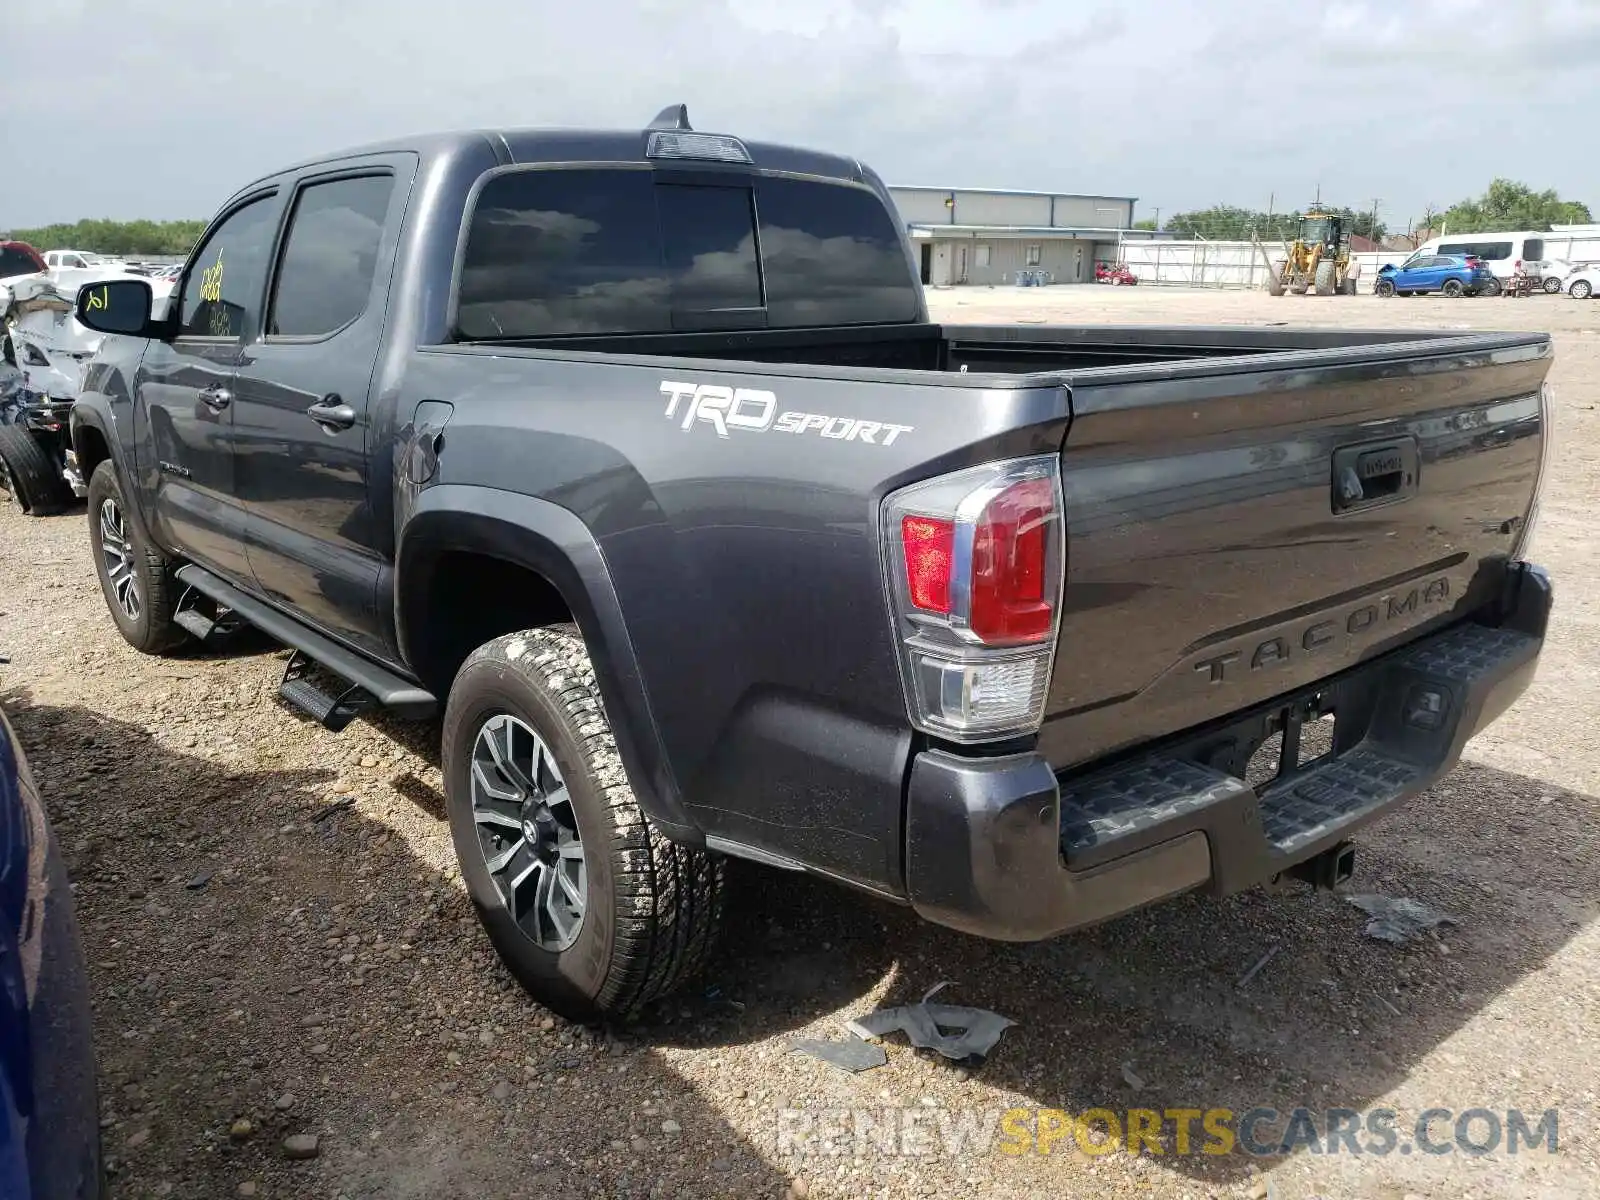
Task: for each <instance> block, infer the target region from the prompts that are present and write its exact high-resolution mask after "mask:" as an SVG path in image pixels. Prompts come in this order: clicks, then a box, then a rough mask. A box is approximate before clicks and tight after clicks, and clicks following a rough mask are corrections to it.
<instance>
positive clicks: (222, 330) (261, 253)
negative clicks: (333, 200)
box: [178, 195, 278, 338]
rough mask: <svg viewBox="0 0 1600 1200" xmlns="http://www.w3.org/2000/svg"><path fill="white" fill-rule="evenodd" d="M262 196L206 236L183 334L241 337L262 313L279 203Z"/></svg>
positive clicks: (186, 287) (188, 283)
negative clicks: (262, 292) (262, 296)
mask: <svg viewBox="0 0 1600 1200" xmlns="http://www.w3.org/2000/svg"><path fill="white" fill-rule="evenodd" d="M273 200H274V197H273V196H271V195H267V196H260V197H257V198H256V199H254V200H251V201H249V202H248V203H246V204H245V205H243V206H242V207H240V208H236V209H234V210H233V212H231V213H230V214H228V216H227V217H226V218H225V219H224V220H223V222H222V224H221V225H218V226H217V228H216V229H215V230H214V231H213V232H212V234H211V236H210V237H209V238H207V239H206V242H205V245H203V246H202V247H201V248H200V253H199V254H197V255H195V258H194V264H193V265H192V266H191V267H190V268H189V274H188V276H187V277H186V278H185V279H184V282H183V305H182V307H181V308H180V309H179V313H178V333H179V336H181V337H203V338H238V337H242V336H243V335H244V331H245V329H246V328H247V327H249V326H250V325H252V324H253V323H255V322H256V320H257V319H258V318H259V317H260V315H261V289H262V287H263V285H264V284H265V282H266V277H267V259H268V257H269V256H270V254H271V253H272V238H273V234H274V233H275V232H276V224H277V212H278V206H277V205H276V204H275V203H273Z"/></svg>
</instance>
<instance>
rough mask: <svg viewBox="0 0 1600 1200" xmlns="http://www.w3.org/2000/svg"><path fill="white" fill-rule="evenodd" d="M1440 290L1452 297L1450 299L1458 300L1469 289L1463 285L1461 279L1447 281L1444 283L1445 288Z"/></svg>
mask: <svg viewBox="0 0 1600 1200" xmlns="http://www.w3.org/2000/svg"><path fill="white" fill-rule="evenodd" d="M1439 290H1440V291H1441V292H1443V293H1444V294H1445V295H1446V296H1448V297H1450V299H1452V300H1458V299H1460V298H1461V296H1462V294H1463V293H1464V292H1465V291H1466V290H1467V289H1466V288H1465V287H1464V286H1463V285H1462V283H1461V280H1459V279H1446V280H1445V281H1444V286H1443V287H1442V288H1440V289H1439Z"/></svg>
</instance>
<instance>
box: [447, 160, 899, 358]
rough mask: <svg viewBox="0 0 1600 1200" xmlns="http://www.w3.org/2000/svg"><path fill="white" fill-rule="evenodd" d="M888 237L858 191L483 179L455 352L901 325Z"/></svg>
mask: <svg viewBox="0 0 1600 1200" xmlns="http://www.w3.org/2000/svg"><path fill="white" fill-rule="evenodd" d="M917 313H918V292H917V289H916V285H915V281H914V279H913V277H912V272H911V266H910V263H909V262H908V260H907V259H906V257H905V254H904V252H903V250H902V249H901V245H900V235H899V230H898V228H897V226H896V225H895V224H894V222H893V220H892V219H891V218H890V216H889V214H888V212H887V210H886V209H885V207H884V205H883V203H882V202H881V201H880V200H879V199H878V198H877V196H876V195H875V194H874V193H872V192H870V191H868V190H866V189H863V188H856V187H850V186H847V185H842V184H833V183H825V182H820V181H810V180H804V181H802V180H792V179H788V178H763V177H757V178H756V179H755V180H754V182H753V186H752V183H750V182H746V181H745V180H744V178H743V177H730V178H729V179H728V182H727V183H722V182H720V181H719V180H715V179H710V180H707V179H703V178H700V177H696V178H695V179H694V180H693V181H692V182H691V181H688V180H685V179H683V178H682V177H679V178H677V179H674V178H672V177H670V176H661V175H657V174H656V173H654V172H651V171H645V170H633V169H625V168H598V169H587V168H578V169H537V170H526V171H512V172H507V173H505V174H502V175H498V176H495V177H493V178H491V179H490V180H489V181H488V182H487V183H486V184H485V185H484V187H483V189H482V191H481V193H480V195H479V198H478V201H477V204H476V206H475V207H474V210H473V214H472V218H471V223H470V225H469V227H468V232H467V243H466V249H465V252H464V255H463V260H462V268H461V279H460V284H459V292H458V301H457V316H456V326H457V330H458V333H459V335H460V336H461V337H463V338H466V339H469V340H471V339H496V338H536V337H551V336H570V335H582V334H607V333H613V334H628V333H659V332H666V331H669V330H709V329H763V328H768V327H789V328H792V327H796V326H808V325H854V324H867V323H878V322H889V321H909V320H915V319H916V316H917Z"/></svg>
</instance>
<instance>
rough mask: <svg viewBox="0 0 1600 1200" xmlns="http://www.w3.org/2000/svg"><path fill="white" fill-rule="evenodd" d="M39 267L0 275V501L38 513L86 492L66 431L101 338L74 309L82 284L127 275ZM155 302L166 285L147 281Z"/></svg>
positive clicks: (161, 298)
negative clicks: (68, 277)
mask: <svg viewBox="0 0 1600 1200" xmlns="http://www.w3.org/2000/svg"><path fill="white" fill-rule="evenodd" d="M63 273H66V272H39V273H36V274H32V275H18V276H13V277H12V278H9V279H6V280H4V281H0V354H3V358H4V363H3V365H0V501H3V500H10V501H13V502H15V503H17V504H19V505H20V506H21V507H22V509H23V511H24V512H27V513H31V514H33V515H35V516H44V515H47V514H49V513H56V512H60V511H61V510H62V509H63V508H65V507H66V506H67V505H69V504H70V503H71V502H72V500H73V497H74V496H76V497H82V496H83V495H84V494H85V491H86V490H87V489H86V488H85V485H84V481H83V478H82V476H81V475H80V474H79V472H78V469H77V463H76V461H75V457H74V455H73V453H72V448H71V445H70V443H69V441H68V437H67V428H68V426H67V416H68V414H69V413H70V412H71V410H72V405H73V403H74V401H76V400H77V398H78V392H79V390H80V388H81V387H82V386H83V371H84V368H85V367H86V366H87V365H88V363H89V360H90V359H92V358H93V357H94V355H95V353H96V351H98V350H99V349H100V344H101V343H102V342H103V341H104V340H105V339H104V336H103V335H101V334H98V333H94V332H92V331H91V330H89V329H86V328H85V327H84V326H82V325H80V324H79V323H78V321H77V319H76V318H75V317H74V316H73V315H72V314H73V305H74V303H75V302H76V300H77V295H78V288H79V287H80V286H81V285H82V284H83V283H86V282H100V281H101V280H102V279H107V280H109V279H120V278H126V277H128V272H126V271H123V270H120V269H117V268H112V269H111V270H110V271H101V272H99V273H98V274H97V275H96V278H95V279H93V280H88V279H83V278H81V276H83V275H85V274H93V273H94V272H85V271H83V270H81V269H78V270H73V271H71V272H70V275H72V276H74V278H72V279H71V280H70V282H69V281H68V280H65V279H61V278H59V275H60V274H63ZM150 282H151V283H152V285H153V286H154V287H155V289H156V298H157V303H158V304H161V303H164V302H165V300H166V299H167V297H168V296H170V294H171V290H172V285H171V284H170V283H167V284H165V286H163V282H162V281H160V280H151V281H150Z"/></svg>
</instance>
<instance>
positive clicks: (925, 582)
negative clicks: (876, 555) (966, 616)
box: [900, 517, 956, 613]
mask: <svg viewBox="0 0 1600 1200" xmlns="http://www.w3.org/2000/svg"><path fill="white" fill-rule="evenodd" d="M900 538H901V541H903V542H904V543H905V548H906V585H907V587H908V589H909V590H910V593H911V603H912V604H914V605H915V606H916V607H918V608H920V609H923V610H924V611H926V612H936V613H948V612H949V611H950V559H951V557H952V555H953V553H954V551H955V540H956V525H955V522H954V521H942V520H940V519H939V518H938V517H904V518H902V519H901V521H900Z"/></svg>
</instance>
